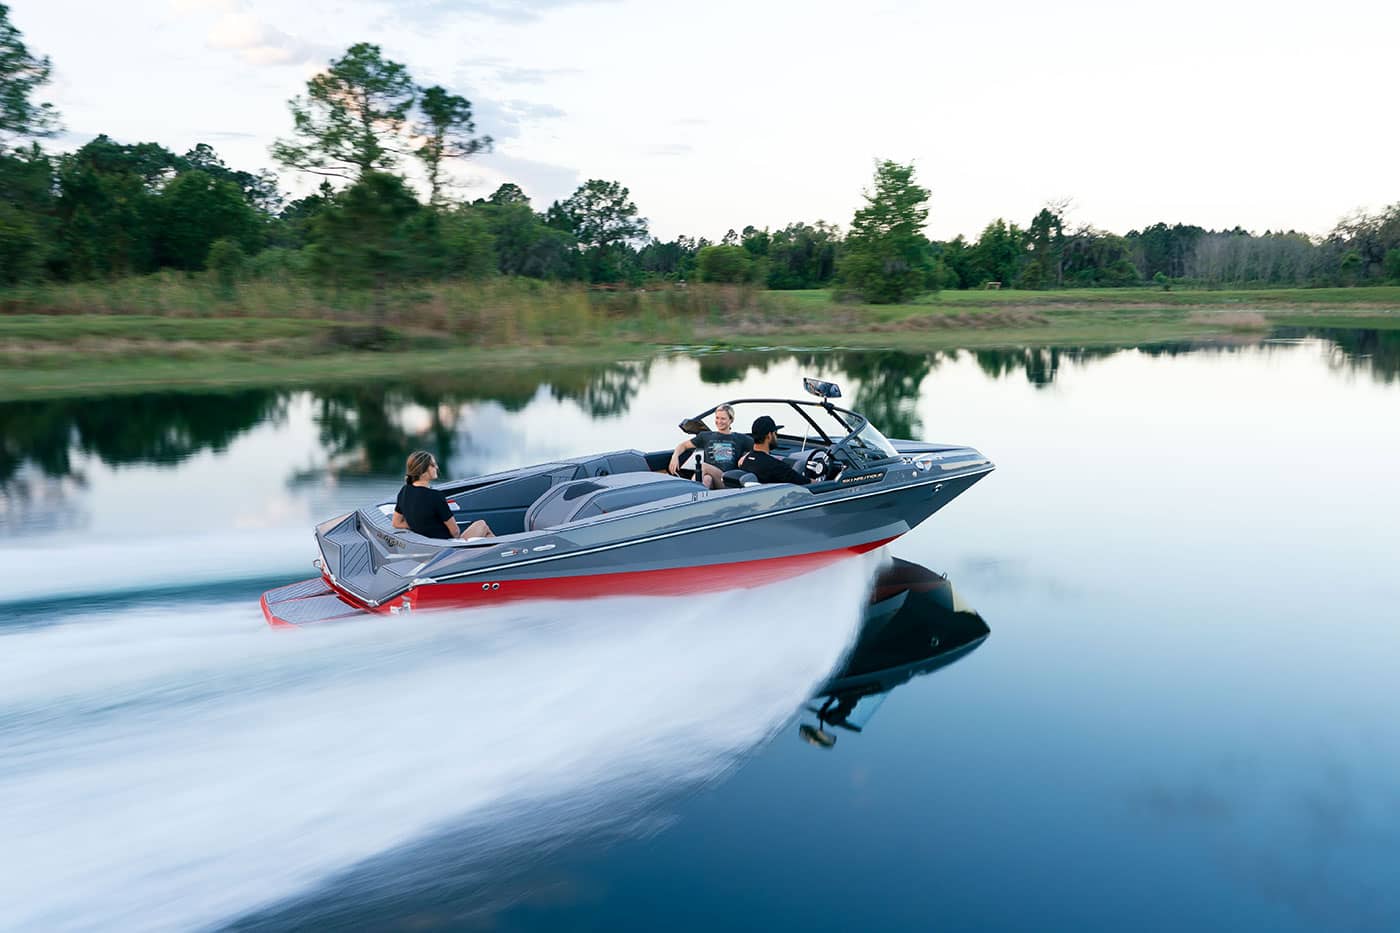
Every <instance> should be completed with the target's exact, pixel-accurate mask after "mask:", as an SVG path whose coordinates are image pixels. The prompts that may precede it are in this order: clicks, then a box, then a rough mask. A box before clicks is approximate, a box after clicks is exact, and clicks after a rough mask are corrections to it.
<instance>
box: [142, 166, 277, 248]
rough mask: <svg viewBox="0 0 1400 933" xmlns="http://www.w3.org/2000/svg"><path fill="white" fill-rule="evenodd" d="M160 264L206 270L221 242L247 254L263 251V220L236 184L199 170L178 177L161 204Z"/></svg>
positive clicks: (158, 214)
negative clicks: (214, 245) (212, 249)
mask: <svg viewBox="0 0 1400 933" xmlns="http://www.w3.org/2000/svg"><path fill="white" fill-rule="evenodd" d="M155 214H156V220H157V225H158V226H157V230H156V243H155V246H156V262H157V264H158V265H162V266H174V267H175V268H176V269H202V268H204V260H205V257H206V256H207V255H208V254H209V247H210V245H211V244H212V243H213V242H214V241H215V240H219V239H227V240H230V241H233V242H235V243H237V244H238V246H239V249H240V250H242V251H243V252H244V253H245V254H246V253H254V252H257V250H258V249H259V247H261V246H262V226H263V221H262V218H261V217H260V216H259V215H258V213H257V211H255V210H254V209H253V207H252V205H250V204H249V203H248V201H247V199H246V198H245V197H244V194H243V192H242V191H240V190H239V188H238V186H237V185H235V184H234V183H233V182H231V181H223V180H219V179H215V178H212V177H210V176H209V175H207V174H205V173H204V172H202V171H199V170H193V171H188V172H182V173H181V174H179V175H176V176H175V178H174V179H172V180H171V181H170V183H169V184H167V185H166V186H165V187H164V188H163V189H162V190H161V192H160V195H159V197H158V198H157V200H156V211H155Z"/></svg>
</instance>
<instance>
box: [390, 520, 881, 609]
mask: <svg viewBox="0 0 1400 933" xmlns="http://www.w3.org/2000/svg"><path fill="white" fill-rule="evenodd" d="M893 540H894V538H892V537H891V538H885V539H883V540H880V541H872V542H869V543H867V544H859V545H855V546H854V547H848V548H837V549H835V550H832V551H817V552H815V553H811V554H796V555H793V556H791V557H769V558H765V559H763V560H749V561H735V562H733V563H727V564H706V565H704V566H701V567H668V568H666V569H664V570H633V571H627V572H623V573H598V574H589V575H587V576H579V577H539V578H536V579H531V580H492V581H482V580H478V581H476V582H472V583H435V584H432V585H431V586H421V587H418V588H416V589H414V590H411V591H409V593H408V594H407V595H408V598H409V604H410V605H411V606H412V607H413V608H415V609H444V608H448V607H451V606H479V605H490V604H494V603H501V602H508V601H512V600H517V599H588V598H591V597H595V596H623V595H628V596H677V595H683V594H686V593H700V592H706V591H714V590H718V589H730V588H732V587H736V586H737V587H754V586H762V585H764V584H765V583H773V582H776V581H778V580H783V579H786V578H788V577H792V576H797V575H799V574H803V573H806V572H808V571H811V570H815V569H817V568H818V567H823V566H825V565H827V564H830V563H832V562H833V561H837V560H841V559H842V558H845V557H850V556H851V555H853V554H864V553H866V552H867V551H873V550H875V549H876V548H878V547H881V546H882V545H884V544H887V543H889V542H890V541H893ZM395 602H399V603H402V597H400V598H399V599H398V600H395Z"/></svg>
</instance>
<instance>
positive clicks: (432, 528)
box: [394, 483, 453, 538]
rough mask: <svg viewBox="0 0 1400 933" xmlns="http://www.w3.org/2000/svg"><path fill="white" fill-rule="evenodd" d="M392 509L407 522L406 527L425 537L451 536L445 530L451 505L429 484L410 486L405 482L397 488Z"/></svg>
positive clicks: (450, 513)
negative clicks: (396, 496) (397, 494)
mask: <svg viewBox="0 0 1400 933" xmlns="http://www.w3.org/2000/svg"><path fill="white" fill-rule="evenodd" d="M394 509H395V510H396V511H397V512H398V513H399V514H400V515H402V516H403V518H404V521H406V522H408V527H409V528H410V529H411V530H413V531H416V532H417V533H418V534H420V535H422V536H423V537H425V538H451V537H452V535H451V534H450V533H448V531H447V520H448V519H449V518H452V517H453V516H452V507H451V506H450V505H448V504H447V497H446V496H444V495H443V494H442V493H441V492H439V491H438V490H436V489H433V488H432V487H431V486H410V485H408V484H407V483H405V484H404V487H403V488H402V489H400V490H399V498H398V501H397V502H396V503H394Z"/></svg>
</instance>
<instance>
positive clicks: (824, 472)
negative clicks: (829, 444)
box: [802, 450, 836, 481]
mask: <svg viewBox="0 0 1400 933" xmlns="http://www.w3.org/2000/svg"><path fill="white" fill-rule="evenodd" d="M835 466H836V462H835V461H834V460H832V459H831V451H829V450H814V451H812V453H811V455H810V456H809V457H808V458H807V462H806V463H804V464H802V469H803V470H804V471H806V473H807V475H808V476H810V477H811V478H812V480H813V481H817V480H823V479H826V478H827V476H828V475H829V474H830V473H831V472H832V468H833V467H835Z"/></svg>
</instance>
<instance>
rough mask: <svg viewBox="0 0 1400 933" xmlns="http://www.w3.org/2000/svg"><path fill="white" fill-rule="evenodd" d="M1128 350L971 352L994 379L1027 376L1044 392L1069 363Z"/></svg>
mask: <svg viewBox="0 0 1400 933" xmlns="http://www.w3.org/2000/svg"><path fill="white" fill-rule="evenodd" d="M1124 349H1125V348H1124V347H1007V348H1001V347H988V348H983V349H979V350H970V351H968V352H969V353H971V354H972V358H973V360H975V361H976V363H977V368H978V369H980V370H982V372H984V373H986V374H987V375H988V376H991V377H992V378H993V379H999V378H1001V377H1002V376H1007V375H1013V374H1015V373H1025V376H1026V381H1027V382H1029V383H1030V384H1031V385H1033V386H1035V387H1036V388H1037V389H1043V388H1045V387H1047V386H1049V385H1051V384H1052V383H1054V381H1055V377H1056V376H1057V375H1059V373H1060V367H1061V366H1062V365H1064V363H1066V362H1073V363H1084V362H1088V361H1089V360H1100V359H1104V358H1105V357H1109V356H1113V355H1114V354H1115V353H1121V352H1123V350H1124Z"/></svg>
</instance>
